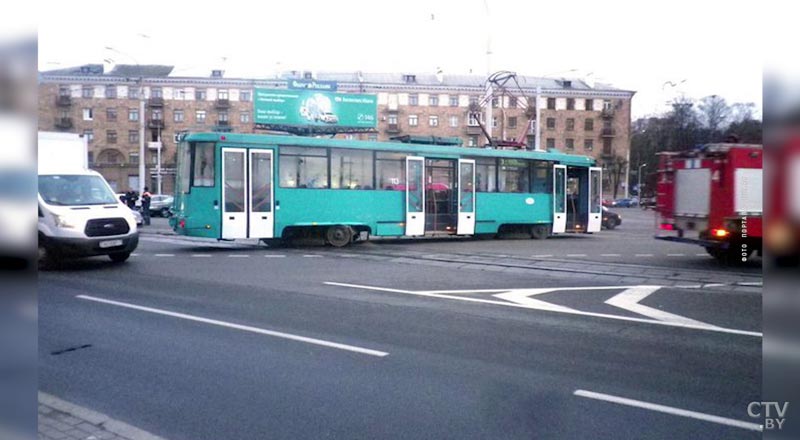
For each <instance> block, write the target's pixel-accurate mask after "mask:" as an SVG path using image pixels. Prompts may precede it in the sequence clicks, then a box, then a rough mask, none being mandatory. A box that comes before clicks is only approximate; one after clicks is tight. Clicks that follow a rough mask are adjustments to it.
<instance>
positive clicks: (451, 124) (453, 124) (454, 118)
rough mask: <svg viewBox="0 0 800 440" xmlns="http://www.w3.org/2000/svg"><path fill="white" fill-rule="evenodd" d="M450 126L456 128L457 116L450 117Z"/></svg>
mask: <svg viewBox="0 0 800 440" xmlns="http://www.w3.org/2000/svg"><path fill="white" fill-rule="evenodd" d="M450 126H451V127H458V116H450Z"/></svg>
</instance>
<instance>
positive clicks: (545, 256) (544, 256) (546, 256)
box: [533, 254, 552, 258]
mask: <svg viewBox="0 0 800 440" xmlns="http://www.w3.org/2000/svg"><path fill="white" fill-rule="evenodd" d="M550 257H552V255H549V254H548V255H533V258H550Z"/></svg>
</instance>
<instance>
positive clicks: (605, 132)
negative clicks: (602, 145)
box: [600, 128, 617, 137]
mask: <svg viewBox="0 0 800 440" xmlns="http://www.w3.org/2000/svg"><path fill="white" fill-rule="evenodd" d="M616 135H617V131H616V130H614V129H613V128H604V129H603V130H601V131H600V136H602V137H614V136H616Z"/></svg>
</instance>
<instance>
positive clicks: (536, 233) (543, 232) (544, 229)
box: [531, 225, 550, 240]
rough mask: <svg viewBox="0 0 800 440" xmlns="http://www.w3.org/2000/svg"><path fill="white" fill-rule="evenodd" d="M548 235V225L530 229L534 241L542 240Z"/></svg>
mask: <svg viewBox="0 0 800 440" xmlns="http://www.w3.org/2000/svg"><path fill="white" fill-rule="evenodd" d="M548 235H550V227H549V226H548V225H535V226H533V227H531V238H533V239H534V240H544V239H545V238H547V236H548Z"/></svg>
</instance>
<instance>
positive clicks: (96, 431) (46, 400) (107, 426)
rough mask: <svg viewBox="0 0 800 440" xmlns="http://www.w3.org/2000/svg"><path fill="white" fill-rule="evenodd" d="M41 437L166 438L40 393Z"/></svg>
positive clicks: (56, 439) (99, 439)
mask: <svg viewBox="0 0 800 440" xmlns="http://www.w3.org/2000/svg"><path fill="white" fill-rule="evenodd" d="M38 434H39V435H38V438H39V440H164V439H163V438H161V437H158V436H155V435H153V434H150V433H149V432H146V431H142V430H141V429H139V428H136V427H133V426H131V425H128V424H126V423H122V422H120V421H117V420H114V419H112V418H110V417H108V416H107V415H105V414H101V413H98V412H95V411H92V410H89V409H86V408H83V407H80V406H78V405H74V404H72V403H69V402H66V401H64V400H61V399H59V398H57V397H55V396H51V395H49V394H46V393H42V392H40V393H39V427H38Z"/></svg>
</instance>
